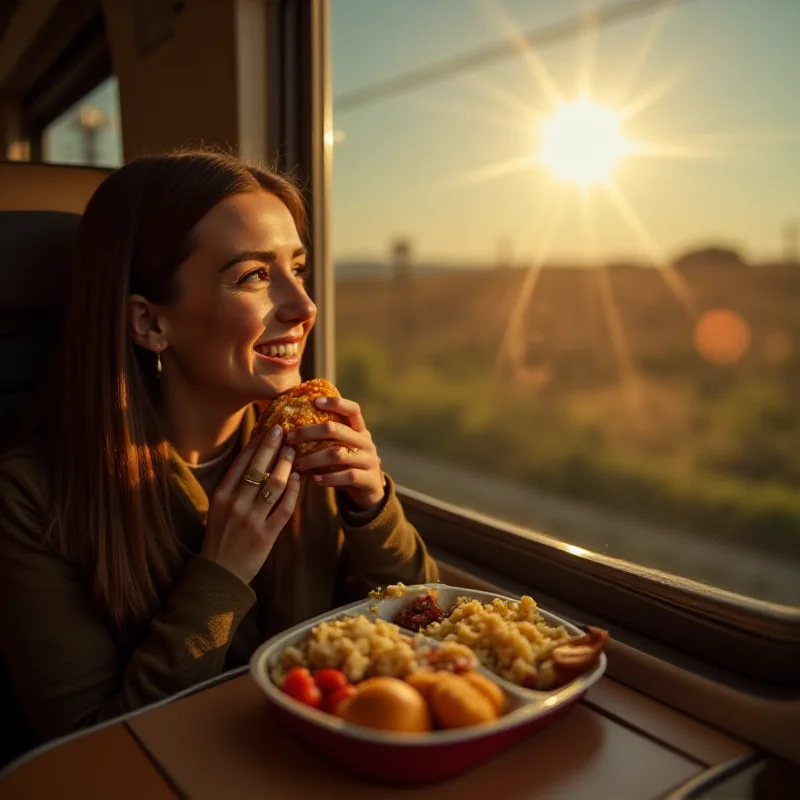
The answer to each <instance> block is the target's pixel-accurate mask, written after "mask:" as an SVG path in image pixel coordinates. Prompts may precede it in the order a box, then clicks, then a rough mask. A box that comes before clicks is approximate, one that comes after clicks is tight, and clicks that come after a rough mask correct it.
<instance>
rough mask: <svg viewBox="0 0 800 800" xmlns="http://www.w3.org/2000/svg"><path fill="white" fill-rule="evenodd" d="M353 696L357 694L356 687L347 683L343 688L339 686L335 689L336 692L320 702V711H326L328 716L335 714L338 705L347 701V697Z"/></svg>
mask: <svg viewBox="0 0 800 800" xmlns="http://www.w3.org/2000/svg"><path fill="white" fill-rule="evenodd" d="M355 694H358V689H356V687H355V686H353V685H352V684H350V683H348V684H346V685H344V686H340V687H339V688H338V689H336V691H333V692H331V693H330V694H329V695H326V696H325V698H324V699H323V700H322V705H321V706H320V708H321V709H322V711H327V712H328V713H329V714H335V713H336V709H337V708H338V707H339V704H340V703H341V702H342V701H343V700H347V698H348V697H352V696H353V695H355Z"/></svg>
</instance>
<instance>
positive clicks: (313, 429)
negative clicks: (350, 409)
mask: <svg viewBox="0 0 800 800" xmlns="http://www.w3.org/2000/svg"><path fill="white" fill-rule="evenodd" d="M321 440H324V441H332V442H341V443H342V444H343V445H345V446H347V447H353V448H363V447H364V445H365V442H364V433H361V432H358V431H355V430H353V429H352V428H350V427H348V426H347V425H345V424H344V423H343V422H319V423H317V424H316V425H304V426H303V427H302V428H295V429H294V430H292V431H289V433H287V434H286V441H287V442H289V443H290V444H292V445H298V444H302V443H303V442H318V441H321Z"/></svg>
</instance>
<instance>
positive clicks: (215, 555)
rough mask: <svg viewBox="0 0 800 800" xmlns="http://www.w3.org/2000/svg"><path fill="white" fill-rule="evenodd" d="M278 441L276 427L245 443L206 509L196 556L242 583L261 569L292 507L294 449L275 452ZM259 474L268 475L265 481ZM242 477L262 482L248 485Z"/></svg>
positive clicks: (295, 487) (297, 486) (278, 448)
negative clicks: (212, 563) (201, 540)
mask: <svg viewBox="0 0 800 800" xmlns="http://www.w3.org/2000/svg"><path fill="white" fill-rule="evenodd" d="M282 437H283V431H282V430H281V427H280V426H279V425H276V426H275V427H274V428H273V429H272V430H271V431H269V432H264V433H263V434H262V435H261V436H256V437H254V438H253V439H252V440H251V441H250V442H248V444H247V446H246V447H245V448H244V450H242V452H241V453H240V454H239V455H238V457H237V458H236V461H234V462H233V464H232V465H231V468H230V469H229V470H228V472H227V474H226V475H225V477H224V478H223V479H222V482H221V483H220V485H219V486H218V487H217V490H216V492H214V496H213V497H212V498H211V504H210V506H209V509H208V522H207V523H206V535H205V539H204V540H203V547H202V550H201V552H200V554H201V555H202V556H204V557H205V558H207V559H209V560H210V561H215V562H216V563H217V564H220V565H221V566H223V567H225V569H227V570H229V571H230V572H232V573H233V574H234V575H236V576H237V577H239V578H241V580H243V581H244V582H245V583H250V581H252V580H253V578H255V576H256V574H257V573H258V571H259V570H260V569H261V567H262V566H263V565H264V562H265V561H266V560H267V556H268V555H269V553H270V550H272V546H273V545H274V544H275V540H276V539H277V538H278V534H279V533H280V532H281V531H282V530H283V526H284V525H286V523H287V522H288V521H289V519H290V518H291V516H292V513H293V512H294V509H295V506H296V505H297V498H298V495H299V493H300V477H299V475H298V474H297V473H296V472H292V463H293V461H294V450H292V449H291V448H289V447H284V448H281V439H282ZM251 469H253V470H255V474H252V473H251V472H250V470H251ZM260 473H263V474H265V475H267V476H268V477H267V478H266V480H264V479H263V478H262V477H261V475H260ZM245 477H249V478H250V479H251V480H257V481H258V480H262V481H264V482H262V483H260V484H258V483H255V484H254V483H248V481H246V480H245Z"/></svg>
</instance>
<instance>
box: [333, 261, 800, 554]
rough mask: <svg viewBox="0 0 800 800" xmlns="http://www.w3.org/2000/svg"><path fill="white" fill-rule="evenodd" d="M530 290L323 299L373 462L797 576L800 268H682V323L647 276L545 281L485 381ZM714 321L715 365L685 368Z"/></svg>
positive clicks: (664, 290)
mask: <svg viewBox="0 0 800 800" xmlns="http://www.w3.org/2000/svg"><path fill="white" fill-rule="evenodd" d="M524 277H525V272H524V271H523V270H454V271H451V272H448V273H436V272H430V273H420V274H417V275H415V276H414V277H413V278H411V279H409V280H408V281H407V282H405V283H402V282H397V281H394V280H391V279H385V278H381V277H374V278H373V277H360V278H349V279H346V280H340V281H339V282H338V283H337V295H336V314H337V315H336V329H337V330H336V334H337V354H338V364H337V373H338V377H337V380H338V383H339V386H340V389H341V390H342V392H343V393H344V394H345V395H346V396H349V397H352V398H353V399H356V400H358V401H359V402H361V403H362V405H363V406H364V410H365V415H366V417H367V420H368V423H369V425H370V428H371V429H372V431H373V432H374V434H375V435H376V438H377V439H378V440H379V442H384V443H393V444H402V445H403V446H405V447H408V448H410V449H412V450H414V451H415V452H417V453H428V454H431V455H434V456H436V457H438V458H440V459H444V460H451V461H456V462H458V463H460V464H464V465H468V466H470V467H474V468H475V469H477V470H483V471H486V472H489V473H491V474H493V475H500V476H508V477H510V478H513V479H515V480H517V481H522V482H524V483H526V484H528V485H531V486H536V487H540V488H543V489H546V490H548V491H552V492H554V493H557V494H560V495H566V496H570V497H574V498H580V499H582V500H586V501H590V502H593V503H597V504H599V505H602V506H605V507H608V508H611V509H615V510H621V511H625V512H629V513H632V514H635V515H638V516H639V517H641V518H643V519H647V520H651V521H656V522H659V523H664V524H668V525H671V526H676V527H682V528H684V529H686V530H689V531H693V532H696V534H697V535H698V536H711V535H713V536H716V537H724V538H725V539H727V540H729V541H732V542H737V543H741V544H745V545H747V546H748V547H751V548H754V549H758V550H763V551H766V552H770V553H773V554H775V553H779V554H784V555H787V556H793V557H797V558H800V267H798V266H794V265H772V266H760V267H749V266H743V265H738V266H737V265H736V264H726V263H702V261H701V263H699V264H696V263H695V264H686V265H684V267H683V268H682V269H681V271H680V272H679V273H678V274H677V279H678V280H677V283H676V284H675V285H676V286H680V285H682V286H683V288H684V290H685V293H686V294H685V298H687V299H688V303H687V302H680V301H679V300H678V295H679V294H681V291H678V292H677V293H676V291H673V290H672V289H670V288H669V286H668V285H667V281H665V280H664V278H663V277H662V275H660V274H659V273H658V272H657V271H656V270H654V269H645V268H638V267H625V266H619V267H610V268H607V269H604V270H597V269H578V268H575V269H571V268H561V269H545V270H544V271H543V272H542V274H541V275H540V277H539V279H538V282H537V284H536V287H535V291H534V292H533V295H532V298H531V300H530V302H529V303H527V307H526V308H525V310H524V313H523V315H522V318H521V319H522V321H521V324H520V325H519V326H518V329H517V331H516V335H514V336H512V337H511V338H510V340H508V344H509V345H510V346H509V347H508V348H506V349H505V350H503V354H504V355H503V358H502V359H500V360H499V361H498V353H499V351H500V343H501V341H503V335H504V331H505V330H506V328H507V325H508V320H509V317H510V316H511V315H512V312H513V310H514V308H515V305H516V304H517V302H518V298H519V297H520V294H521V290H522V285H523V280H524ZM604 281H605V283H604ZM687 306H688V307H687ZM714 309H725V310H727V311H729V312H733V313H734V314H735V315H736V319H738V320H740V326H739V328H738V329H732V330H729V329H727V328H725V327H724V326H723V327H722V328H721V329H719V328H717V329H713V330H712V331H711V334H712V336H711V340H709V339H708V335H706V336H705V338H703V337H701V340H702V341H701V343H700V344H701V345H702V344H703V342H705V343H706V345H707V347H708V346H710V347H711V355H712V356H713V355H714V353H719V348H722V350H721V352H722V356H723V357H722V358H721V359H720V358H718V361H720V360H721V361H727V362H728V363H715V362H714V361H711V360H709V359H708V358H707V357H704V356H703V355H701V353H700V352H699V351H698V338H697V337H698V320H700V319H702V318H703V313H704V312H708V311H712V310H714ZM741 323H743V324H741ZM742 328H744V330H745V331H746V333H747V334H748V336H747V338H746V340H745V341H744V343H742V340H741V334H742ZM700 330H701V331H702V330H703V329H702V328H701V329H700ZM707 333H708V332H707ZM737 336H738V337H739V338H738V339H737ZM737 342H738V343H737ZM715 348H716V349H715ZM731 348H732V350H733V354H732V353H731V352H730V351H731ZM701 349H702V347H701ZM726 351H727V356H728V357H727V358H725V356H726ZM705 352H706V354H708V352H709V351H708V349H706V351H705Z"/></svg>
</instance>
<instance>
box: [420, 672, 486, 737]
mask: <svg viewBox="0 0 800 800" xmlns="http://www.w3.org/2000/svg"><path fill="white" fill-rule="evenodd" d="M428 702H430V704H431V709H432V710H433V716H434V717H435V718H436V721H437V722H438V723H439V725H440V726H441V727H442V728H466V727H468V726H470V725H483V724H485V723H487V722H492V721H493V720H495V719H497V716H498V714H497V711H496V709H495V707H494V705H493V703H492V701H491V700H489V698H488V697H487V696H486V695H485V694H483V693H481V692H480V691H479V690H478V689H477V688H475V686H473V685H472V684H471V683H470V682H469V681H468V680H466V679H465V678H463V677H461V676H460V675H448V676H447V677H445V678H442V680H440V681H439V682H438V683H436V684H434V685H433V686H432V687H431V691H430V696H429V701H428Z"/></svg>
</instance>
